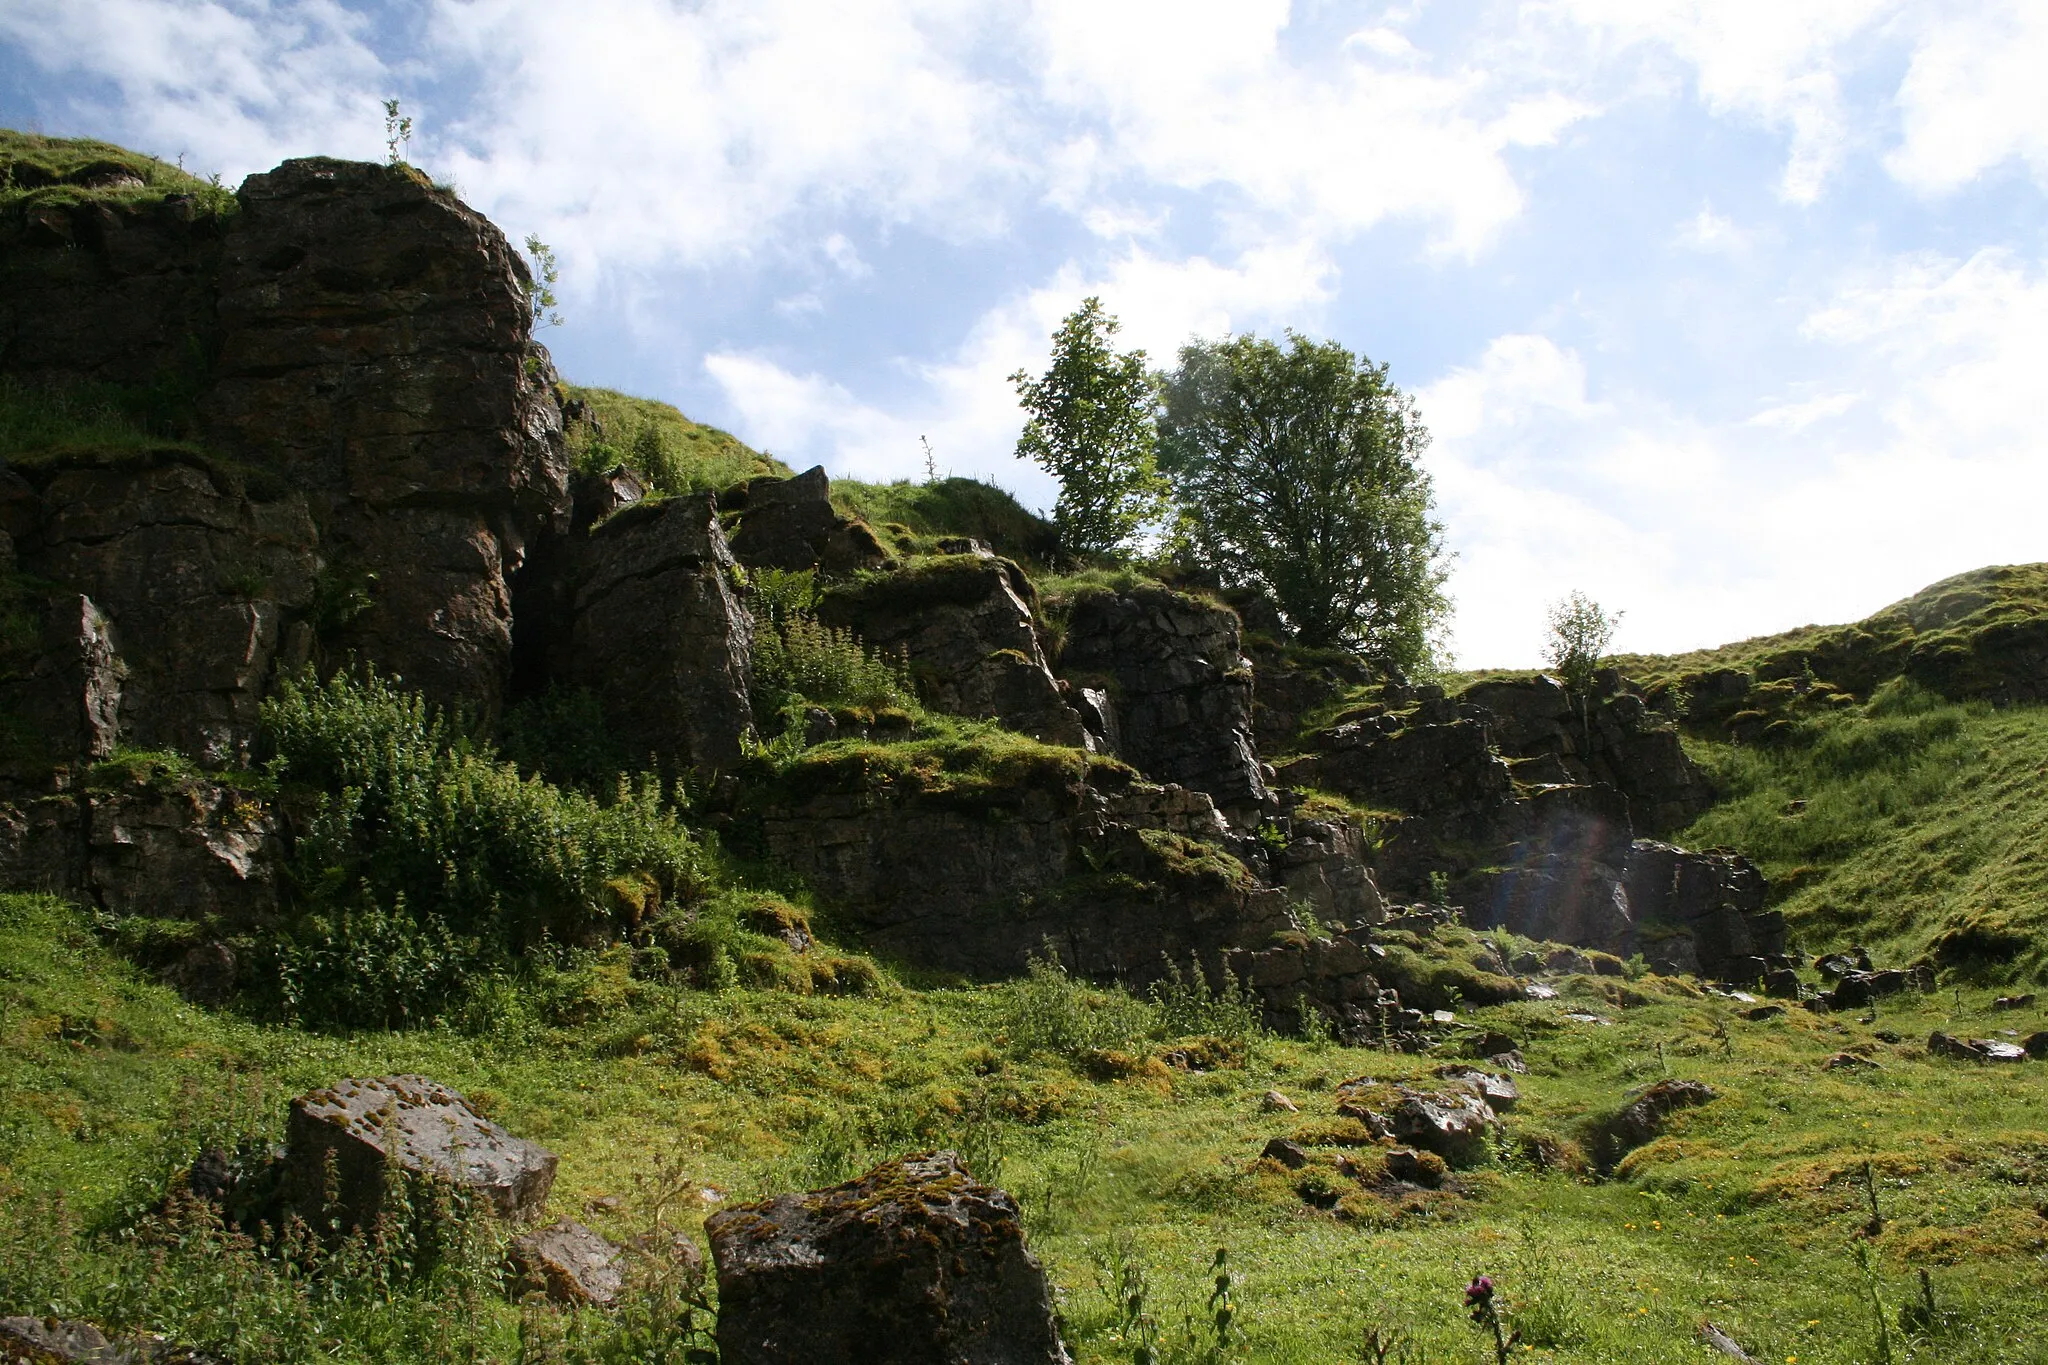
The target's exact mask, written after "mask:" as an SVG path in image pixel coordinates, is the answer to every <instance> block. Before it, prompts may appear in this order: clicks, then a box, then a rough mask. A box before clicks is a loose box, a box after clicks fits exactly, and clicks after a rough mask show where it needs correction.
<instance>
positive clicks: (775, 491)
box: [720, 465, 889, 576]
mask: <svg viewBox="0 0 2048 1365" xmlns="http://www.w3.org/2000/svg"><path fill="white" fill-rule="evenodd" d="M720 506H721V508H722V509H727V510H729V509H731V508H734V507H737V508H738V509H739V511H740V525H739V529H738V530H737V531H735V532H734V533H733V537H732V552H733V554H734V555H735V556H736V557H737V558H738V559H739V561H740V563H742V564H744V565H746V566H747V567H748V568H750V569H816V570H818V571H819V572H820V573H821V574H825V575H827V576H838V575H842V574H849V573H852V572H854V571H855V570H858V569H873V568H878V567H880V566H881V565H882V564H883V563H884V561H886V560H887V559H888V557H889V556H888V552H887V551H885V550H884V549H883V548H882V544H881V542H880V541H878V540H876V539H875V533H874V532H873V531H871V530H869V529H868V526H867V523H865V522H862V521H856V520H854V519H852V518H850V517H842V516H840V515H839V513H838V512H837V511H835V510H833V507H832V481H831V480H830V479H828V478H827V477H826V476H825V470H824V467H823V466H822V465H820V466H814V467H813V468H810V469H806V470H805V471H804V472H803V473H801V474H799V475H797V476H796V477H795V478H793V479H777V478H761V479H752V480H749V481H748V483H747V484H746V486H745V487H743V488H738V489H734V490H733V491H732V492H731V493H729V494H727V495H726V496H725V497H723V498H721V499H720Z"/></svg>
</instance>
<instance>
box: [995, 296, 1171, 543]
mask: <svg viewBox="0 0 2048 1365" xmlns="http://www.w3.org/2000/svg"><path fill="white" fill-rule="evenodd" d="M1118 325H1119V324H1118V323H1117V320H1116V319H1115V318H1113V317H1111V316H1110V315H1109V314H1107V313H1105V312H1103V311H1102V300H1101V299H1099V298H1093V297H1091V298H1087V299H1083V300H1082V301H1081V306H1080V307H1079V308H1078V309H1076V310H1075V311H1074V312H1072V313H1069V314H1068V315H1067V318H1066V321H1064V322H1062V323H1061V324H1060V329H1059V331H1057V332H1055V333H1053V338H1052V365H1051V367H1050V368H1049V369H1047V370H1046V372H1045V374H1044V376H1043V377H1041V378H1038V379H1033V378H1032V377H1031V376H1029V375H1028V374H1026V373H1025V372H1024V371H1022V370H1019V371H1017V373H1015V374H1013V375H1011V376H1010V382H1011V383H1012V384H1014V385H1016V386H1017V401H1018V403H1019V404H1020V405H1021V406H1022V407H1023V408H1024V410H1025V411H1026V412H1028V413H1029V414H1030V415H1031V420H1030V421H1028V422H1026V423H1025V424H1024V432H1023V434H1022V435H1021V436H1019V437H1018V438H1017V457H1018V458H1019V459H1028V460H1032V461H1035V462H1036V463H1037V464H1038V466H1039V467H1040V468H1041V469H1043V470H1045V471H1046V472H1047V473H1048V474H1051V475H1052V476H1053V477H1054V478H1056V479H1058V480H1059V481H1060V496H1059V501H1058V502H1057V503H1056V504H1054V507H1053V517H1052V519H1053V525H1054V526H1055V527H1056V528H1057V529H1058V531H1059V540H1060V549H1061V550H1062V551H1063V552H1064V553H1066V554H1068V555H1087V554H1110V553H1114V552H1115V551H1117V550H1119V549H1122V548H1123V547H1125V546H1126V545H1128V544H1129V543H1130V541H1131V539H1132V538H1133V537H1134V536H1136V535H1137V533H1138V531H1139V529H1140V528H1141V527H1143V526H1144V525H1145V523H1147V522H1148V521H1152V520H1154V519H1155V518H1156V517H1157V516H1158V515H1159V511H1160V508H1161V505H1162V504H1161V495H1162V494H1163V493H1164V491H1165V484H1164V482H1163V481H1162V480H1161V479H1160V477H1159V471H1158V467H1157V464H1156V462H1155V455H1156V446H1157V439H1158V438H1157V431H1156V428H1155V426H1154V416H1155V413H1154V409H1155V408H1156V407H1157V399H1156V397H1155V394H1154V388H1153V381H1152V378H1151V376H1150V375H1149V374H1147V373H1146V370H1145V353H1144V352H1143V351H1139V350H1133V351H1125V352H1122V353H1119V352H1118V351H1117V350H1116V348H1115V347H1114V345H1112V338H1114V337H1115V335H1116V333H1117V328H1118Z"/></svg>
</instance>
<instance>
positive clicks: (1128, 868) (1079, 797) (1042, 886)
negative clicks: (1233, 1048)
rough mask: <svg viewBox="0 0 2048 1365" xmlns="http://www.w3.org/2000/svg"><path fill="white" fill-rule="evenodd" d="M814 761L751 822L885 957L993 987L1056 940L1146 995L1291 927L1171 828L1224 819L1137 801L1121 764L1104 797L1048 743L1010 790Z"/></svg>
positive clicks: (1241, 877) (1087, 971)
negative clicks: (1169, 962)
mask: <svg viewBox="0 0 2048 1365" xmlns="http://www.w3.org/2000/svg"><path fill="white" fill-rule="evenodd" d="M820 752H821V757H820V758H819V760H818V761H817V764H816V766H815V767H812V768H808V769H805V768H799V769H798V772H797V774H796V775H795V780H794V781H791V782H785V783H784V784H783V786H782V789H781V790H780V791H778V792H776V793H773V794H771V796H770V798H769V800H768V801H767V804H766V805H765V806H764V807H763V808H762V809H761V810H759V811H758V812H757V814H756V818H757V819H758V822H759V828H760V831H761V837H762V841H763V850H762V851H764V852H766V853H767V854H769V855H770V856H772V857H774V858H775V859H776V860H778V861H779V862H781V863H783V864H784V865H786V866H788V867H789V868H791V869H792V870H793V871H796V872H798V873H800V874H801V875H803V877H804V878H805V879H806V881H808V882H809V884H810V885H811V886H812V887H813V888H815V889H816V890H817V891H818V892H819V893H820V894H821V895H823V896H825V897H827V898H828V899H829V900H830V901H831V903H832V904H833V906H834V907H835V910H836V911H837V912H838V913H839V914H840V915H841V916H842V917H843V920H844V922H846V923H847V924H849V925H850V926H852V927H855V928H857V929H858V931H859V932H860V934H861V935H862V937H863V939H864V940H865V942H866V943H867V944H868V945H869V946H870V947H872V948H874V949H876V950H878V951H882V952H886V953H889V954H892V955H894V956H897V957H900V958H903V959H906V960H908V961H912V962H916V963H919V964H922V965H925V966H930V967H937V968H941V969H945V970H951V971H958V972H965V973H968V974H970V975H975V976H999V975H1008V974H1013V973H1015V972H1017V971H1019V970H1020V969H1022V967H1023V966H1024V964H1025V962H1026V960H1027V959H1028V958H1029V957H1030V955H1032V954H1033V953H1036V952H1039V951H1041V949H1042V946H1043V944H1044V943H1045V942H1046V941H1048V940H1050V941H1051V942H1052V943H1053V944H1054V945H1056V947H1057V948H1058V950H1059V952H1060V953H1061V956H1062V957H1063V959H1064V960H1065V962H1066V965H1067V966H1068V968H1069V969H1071V970H1073V971H1075V972H1077V973H1079V974H1082V975H1086V976H1091V977H1099V978H1104V979H1108V978H1120V979H1123V980H1126V981H1131V982H1134V983H1142V982H1145V981H1149V980H1152V979H1154V978H1156V977H1157V976H1158V975H1159V974H1160V972H1161V970H1162V964H1163V960H1164V959H1165V958H1168V957H1170V958H1172V959H1173V960H1175V961H1177V962H1182V963H1184V962H1186V961H1187V960H1188V958H1189V956H1190V955H1191V954H1192V955H1194V956H1197V957H1199V958H1200V959H1201V960H1202V961H1204V962H1209V963H1213V962H1214V961H1215V960H1216V958H1217V955H1218V954H1220V953H1221V952H1222V951H1223V950H1225V949H1227V948H1230V947H1233V946H1235V945H1236V944H1239V943H1247V942H1264V941H1266V939H1268V938H1269V937H1271V935H1272V934H1273V933H1275V932H1281V931H1285V930H1287V929H1291V928H1294V927H1296V924H1295V920H1294V918H1293V916H1292V913H1291V911H1290V910H1289V908H1288V895H1287V893H1286V892H1285V891H1283V890H1279V889H1276V888H1273V887H1269V886H1266V885H1263V884H1262V883H1260V882H1259V881H1258V880H1257V879H1256V878H1255V877H1254V876H1253V875H1252V874H1251V872H1250V871H1249V870H1247V868H1246V867H1245V866H1244V864H1243V863H1242V862H1240V861H1239V860H1238V859H1237V858H1235V857H1233V856H1232V855H1231V854H1230V853H1229V852H1228V851H1227V850H1225V849H1224V848H1223V847H1221V846H1220V845H1218V844H1215V843H1210V842H1204V841H1202V840H1201V839H1199V838H1194V837H1189V836H1188V835H1186V834H1182V833H1178V832H1175V829H1174V827H1175V826H1179V827H1180V828H1182V829H1192V828H1200V827H1201V826H1202V825H1203V824H1204V823H1206V822H1207V821H1208V820H1214V819H1215V818H1216V817H1215V815H1214V811H1213V807H1210V806H1208V804H1207V803H1206V801H1197V800H1192V799H1188V798H1187V797H1184V798H1181V799H1167V794H1166V792H1165V791H1164V790H1162V789H1152V790H1151V792H1150V793H1149V794H1148V793H1147V792H1146V791H1145V790H1144V789H1142V788H1141V789H1139V791H1138V792H1136V793H1132V792H1130V791H1128V790H1127V787H1128V785H1129V773H1128V770H1124V771H1123V772H1121V773H1119V772H1118V771H1117V765H1114V764H1110V765H1108V766H1107V767H1106V768H1102V767H1097V768H1095V769H1094V770H1093V773H1094V778H1095V780H1096V781H1097V782H1099V783H1100V784H1101V786H1099V787H1098V786H1096V785H1091V783H1090V775H1091V763H1090V760H1088V759H1086V758H1085V757H1084V756H1083V755H1081V754H1079V753H1075V752H1073V751H1070V750H1067V751H1063V750H1056V749H1042V750H1039V751H1037V752H1036V753H1035V754H1032V755H1030V756H1028V757H1025V756H1020V757H1019V758H1018V759H1016V760H1015V761H1013V762H1011V763H1010V764H1009V765H1008V768H1007V770H1006V772H1005V776H1004V780H1003V781H1002V782H1001V783H1000V784H989V785H985V786H984V785H979V784H972V783H968V784H960V785H939V786H935V787H927V786H926V785H925V784H924V781H923V780H922V779H920V778H918V777H916V776H915V775H914V774H906V775H905V777H904V778H902V779H890V778H888V777H886V776H884V775H883V774H880V773H876V772H873V771H871V770H869V769H868V768H867V766H866V765H865V763H864V761H863V759H862V757H861V756H860V755H859V754H857V753H856V754H851V755H833V754H830V753H829V751H820ZM1101 762H1102V761H1101V760H1094V763H1095V764H1096V765H1100V764H1101ZM1190 796H1192V794H1190Z"/></svg>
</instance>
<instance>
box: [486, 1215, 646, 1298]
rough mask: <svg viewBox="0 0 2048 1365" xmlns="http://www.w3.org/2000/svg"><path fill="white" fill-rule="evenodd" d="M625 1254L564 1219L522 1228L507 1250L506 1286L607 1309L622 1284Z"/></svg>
mask: <svg viewBox="0 0 2048 1365" xmlns="http://www.w3.org/2000/svg"><path fill="white" fill-rule="evenodd" d="M623 1255H624V1253H623V1252H622V1251H621V1250H620V1249H619V1248H618V1247H616V1246H614V1245H613V1244H612V1243H610V1242H608V1241H606V1240H605V1239H604V1238H602V1237H600V1236H598V1235H597V1234H596V1233H594V1232H592V1231H591V1230H590V1229H589V1228H587V1227H584V1226H583V1224H581V1223H574V1222H571V1221H570V1220H568V1219H567V1218H561V1219H557V1220H556V1221H555V1222H554V1223H552V1224H550V1225H549V1226H547V1227H544V1228H539V1229H536V1230H535V1231H532V1232H523V1233H521V1234H519V1236H517V1237H514V1238H513V1239H512V1242H511V1245H510V1246H508V1247H507V1248H506V1251H505V1262H506V1272H507V1274H506V1281H507V1282H506V1290H507V1292H508V1293H510V1294H511V1295H512V1297H513V1298H515V1299H516V1298H522V1297H524V1296H525V1295H527V1294H540V1295H542V1296H544V1297H546V1298H547V1299H548V1300H549V1301H550V1302H552V1303H560V1304H568V1305H570V1306H572V1307H581V1306H585V1305H588V1306H590V1307H594V1308H609V1307H611V1305H612V1303H613V1302H614V1301H615V1300H616V1299H617V1298H618V1297H619V1290H620V1289H621V1288H622V1287H623V1286H624V1284H625V1272H624V1268H623V1266H622V1264H621V1258H622V1256H623Z"/></svg>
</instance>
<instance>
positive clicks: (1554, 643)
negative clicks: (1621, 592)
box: [1543, 589, 1621, 696]
mask: <svg viewBox="0 0 2048 1365" xmlns="http://www.w3.org/2000/svg"><path fill="white" fill-rule="evenodd" d="M1548 617H1549V623H1550V638H1549V639H1548V640H1546V641H1545V642H1544V645H1543V658H1544V662H1546V663H1548V664H1549V665H1550V669H1551V671H1552V672H1553V673H1555V674H1557V677H1558V681H1560V682H1562V683H1563V684H1564V685H1565V687H1566V688H1567V689H1569V690H1570V691H1572V692H1574V693H1577V694H1579V695H1581V696H1583V695H1585V694H1586V693H1587V692H1590V691H1591V690H1592V688H1593V674H1594V672H1595V671H1596V670H1598V669H1599V667H1600V660H1601V659H1602V658H1603V657H1604V656H1605V655H1606V653H1607V646H1609V645H1610V644H1613V643H1614V631H1615V627H1617V626H1619V625H1620V624H1621V613H1620V612H1616V613H1614V615H1612V616H1609V615H1608V614H1607V613H1606V612H1605V611H1604V610H1602V609H1601V606H1600V604H1599V603H1598V602H1595V601H1594V600H1593V599H1592V598H1590V597H1588V596H1586V594H1584V593H1582V592H1579V591H1578V590H1577V589H1574V590H1573V591H1572V592H1571V594H1570V595H1569V596H1566V597H1562V598H1560V599H1558V600H1557V601H1555V602H1552V603H1551V604H1550V608H1549V612H1548Z"/></svg>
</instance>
